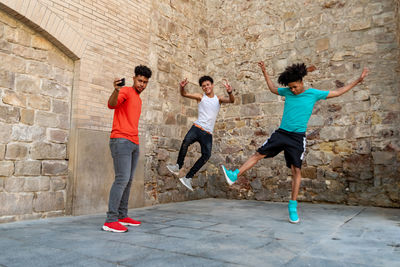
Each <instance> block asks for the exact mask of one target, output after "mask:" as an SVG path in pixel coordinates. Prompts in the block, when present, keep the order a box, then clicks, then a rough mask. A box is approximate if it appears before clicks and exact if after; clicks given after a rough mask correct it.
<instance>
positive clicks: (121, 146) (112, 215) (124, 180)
mask: <svg viewBox="0 0 400 267" xmlns="http://www.w3.org/2000/svg"><path fill="white" fill-rule="evenodd" d="M110 150H111V156H112V158H113V162H114V172H115V180H114V183H113V185H112V187H111V190H110V198H109V201H108V212H107V220H106V222H115V221H118V219H123V218H125V217H128V200H129V193H130V191H131V184H132V179H133V174H134V173H135V169H136V165H137V162H138V159H139V145H137V144H135V143H133V142H131V141H129V140H128V139H125V138H111V139H110Z"/></svg>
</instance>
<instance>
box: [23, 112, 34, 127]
mask: <svg viewBox="0 0 400 267" xmlns="http://www.w3.org/2000/svg"><path fill="white" fill-rule="evenodd" d="M34 121H35V111H34V110H31V109H21V122H22V123H24V124H28V125H32V124H33V123H34Z"/></svg>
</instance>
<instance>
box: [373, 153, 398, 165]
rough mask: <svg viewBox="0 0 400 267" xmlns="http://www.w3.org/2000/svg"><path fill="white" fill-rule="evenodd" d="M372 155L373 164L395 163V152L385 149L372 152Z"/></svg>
mask: <svg viewBox="0 0 400 267" xmlns="http://www.w3.org/2000/svg"><path fill="white" fill-rule="evenodd" d="M372 157H373V159H374V164H382V165H394V164H395V163H396V153H395V152H386V151H378V152H372Z"/></svg>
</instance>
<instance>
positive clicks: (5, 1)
mask: <svg viewBox="0 0 400 267" xmlns="http://www.w3.org/2000/svg"><path fill="white" fill-rule="evenodd" d="M0 9H2V10H4V11H5V12H6V13H8V14H10V15H12V16H14V17H15V18H16V19H18V20H19V21H21V22H23V23H25V24H26V25H27V26H30V27H31V28H32V29H34V30H35V31H37V32H39V33H40V34H42V35H43V36H44V37H46V38H47V39H48V40H49V41H50V42H52V43H53V44H54V45H55V46H56V47H57V48H59V49H60V50H61V51H63V52H64V53H65V54H66V55H67V56H69V57H70V58H71V59H72V60H77V59H80V58H82V55H83V53H84V51H85V48H86V45H87V42H86V41H85V39H84V38H82V37H81V36H80V35H79V34H78V33H77V32H76V31H75V30H74V29H73V28H72V27H71V26H70V25H69V24H68V23H67V22H65V21H64V20H63V19H62V18H60V17H59V16H57V14H56V13H54V12H53V11H51V10H50V9H48V8H47V7H46V6H44V5H43V4H41V3H40V2H39V1H38V0H0Z"/></svg>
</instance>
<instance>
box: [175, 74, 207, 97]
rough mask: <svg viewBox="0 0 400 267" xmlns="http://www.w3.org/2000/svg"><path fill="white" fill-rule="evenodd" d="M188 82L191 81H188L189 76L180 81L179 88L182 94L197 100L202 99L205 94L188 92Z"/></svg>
mask: <svg viewBox="0 0 400 267" xmlns="http://www.w3.org/2000/svg"><path fill="white" fill-rule="evenodd" d="M188 83H189V82H188V80H187V78H185V79H184V80H183V81H181V82H180V83H179V90H180V92H181V96H183V97H187V98H190V99H195V100H197V101H201V99H202V98H203V96H202V95H201V94H199V93H194V94H191V93H188V92H186V90H185V86H186V85H187V84H188Z"/></svg>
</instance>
